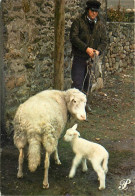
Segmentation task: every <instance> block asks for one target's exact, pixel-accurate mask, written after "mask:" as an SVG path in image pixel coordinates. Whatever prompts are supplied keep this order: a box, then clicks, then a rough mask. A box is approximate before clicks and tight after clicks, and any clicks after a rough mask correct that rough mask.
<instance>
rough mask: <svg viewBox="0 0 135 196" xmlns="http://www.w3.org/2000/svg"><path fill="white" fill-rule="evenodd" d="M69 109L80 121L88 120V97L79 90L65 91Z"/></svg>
mask: <svg viewBox="0 0 135 196" xmlns="http://www.w3.org/2000/svg"><path fill="white" fill-rule="evenodd" d="M65 100H66V103H67V109H68V111H69V112H70V113H71V115H73V116H75V117H76V118H77V119H78V120H86V111H85V107H86V101H87V99H86V95H85V94H84V93H82V92H81V91H79V90H78V89H75V88H72V89H69V90H67V91H65Z"/></svg>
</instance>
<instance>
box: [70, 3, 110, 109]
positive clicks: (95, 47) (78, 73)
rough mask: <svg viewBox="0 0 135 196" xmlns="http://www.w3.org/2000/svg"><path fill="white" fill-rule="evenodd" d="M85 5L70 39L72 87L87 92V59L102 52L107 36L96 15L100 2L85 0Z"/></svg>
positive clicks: (74, 24) (73, 25)
mask: <svg viewBox="0 0 135 196" xmlns="http://www.w3.org/2000/svg"><path fill="white" fill-rule="evenodd" d="M86 5H87V7H86V9H85V13H84V14H83V15H81V16H80V17H78V18H77V19H75V20H74V22H73V23H72V26H71V30H70V41H71V44H72V54H73V65H72V70H71V77H72V81H73V83H72V87H75V88H77V89H79V90H81V91H82V92H84V93H86V94H87V91H88V87H89V86H88V85H89V76H88V75H87V77H85V76H86V73H87V60H88V59H89V58H91V59H93V57H94V53H96V54H97V55H102V54H103V52H104V50H105V48H106V44H107V37H106V29H105V26H104V24H103V23H102V22H101V20H100V18H99V16H98V13H99V9H100V6H101V3H100V2H99V1H87V2H86ZM91 85H92V84H91ZM87 110H88V111H89V110H90V108H89V106H87Z"/></svg>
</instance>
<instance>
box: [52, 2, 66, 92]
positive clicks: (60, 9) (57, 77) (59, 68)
mask: <svg viewBox="0 0 135 196" xmlns="http://www.w3.org/2000/svg"><path fill="white" fill-rule="evenodd" d="M64 7H65V0H55V49H54V89H58V90H63V88H64V33H65V11H64Z"/></svg>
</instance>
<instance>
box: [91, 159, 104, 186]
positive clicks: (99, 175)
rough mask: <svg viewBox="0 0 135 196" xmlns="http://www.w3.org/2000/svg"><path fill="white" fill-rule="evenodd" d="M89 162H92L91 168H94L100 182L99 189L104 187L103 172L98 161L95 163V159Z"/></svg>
mask: <svg viewBox="0 0 135 196" xmlns="http://www.w3.org/2000/svg"><path fill="white" fill-rule="evenodd" d="M91 162H92V166H93V169H94V170H95V172H96V173H97V175H98V177H99V182H100V186H99V190H102V189H105V173H104V170H103V168H102V167H101V165H100V163H99V162H98V163H97V160H96V161H95V160H94V161H92V160H91Z"/></svg>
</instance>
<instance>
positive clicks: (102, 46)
mask: <svg viewBox="0 0 135 196" xmlns="http://www.w3.org/2000/svg"><path fill="white" fill-rule="evenodd" d="M100 33H101V35H100V44H99V45H98V48H97V50H99V51H100V53H101V54H102V53H103V52H104V51H105V49H106V46H107V33H106V27H105V25H104V24H102V26H101V31H100Z"/></svg>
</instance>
